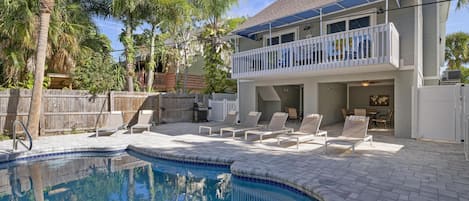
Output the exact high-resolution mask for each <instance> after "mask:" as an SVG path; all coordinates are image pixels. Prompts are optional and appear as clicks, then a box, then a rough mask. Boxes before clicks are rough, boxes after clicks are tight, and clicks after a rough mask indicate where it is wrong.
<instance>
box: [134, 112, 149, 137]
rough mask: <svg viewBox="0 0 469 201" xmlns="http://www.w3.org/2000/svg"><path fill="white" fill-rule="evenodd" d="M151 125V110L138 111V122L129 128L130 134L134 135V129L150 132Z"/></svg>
mask: <svg viewBox="0 0 469 201" xmlns="http://www.w3.org/2000/svg"><path fill="white" fill-rule="evenodd" d="M152 125H153V110H140V111H139V112H138V122H137V124H135V125H133V126H131V127H130V134H133V133H134V129H135V128H137V129H142V128H146V129H147V131H150V128H151V126H152Z"/></svg>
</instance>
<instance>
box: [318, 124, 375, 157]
mask: <svg viewBox="0 0 469 201" xmlns="http://www.w3.org/2000/svg"><path fill="white" fill-rule="evenodd" d="M369 121H370V118H369V117H363V116H348V117H347V119H346V120H345V124H344V130H342V135H341V136H339V137H337V138H336V139H332V140H326V143H325V146H324V148H325V153H327V146H328V145H329V144H340V145H351V146H352V152H355V146H357V145H358V144H360V143H361V142H367V141H369V142H370V145H373V136H372V135H368V123H369Z"/></svg>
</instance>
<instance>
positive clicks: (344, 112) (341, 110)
mask: <svg viewBox="0 0 469 201" xmlns="http://www.w3.org/2000/svg"><path fill="white" fill-rule="evenodd" d="M340 112H341V113H342V117H344V120H345V119H346V118H347V110H346V109H345V108H342V109H340Z"/></svg>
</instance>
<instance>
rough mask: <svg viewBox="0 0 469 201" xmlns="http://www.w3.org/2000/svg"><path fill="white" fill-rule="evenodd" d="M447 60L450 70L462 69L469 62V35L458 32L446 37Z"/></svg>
mask: <svg viewBox="0 0 469 201" xmlns="http://www.w3.org/2000/svg"><path fill="white" fill-rule="evenodd" d="M445 58H446V61H447V62H448V67H449V69H460V68H461V67H462V66H463V64H466V63H468V62H469V34H467V33H464V32H457V33H453V34H450V35H448V36H447V37H446V50H445Z"/></svg>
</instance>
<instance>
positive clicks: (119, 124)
mask: <svg viewBox="0 0 469 201" xmlns="http://www.w3.org/2000/svg"><path fill="white" fill-rule="evenodd" d="M125 128H127V124H124V118H123V117H122V112H121V111H112V112H111V113H110V114H109V116H108V117H107V119H106V123H105V124H104V126H103V127H102V128H96V137H99V132H102V133H104V135H105V136H109V135H112V134H114V133H115V132H117V131H119V130H121V129H125ZM101 135H102V136H103V134H101Z"/></svg>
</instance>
